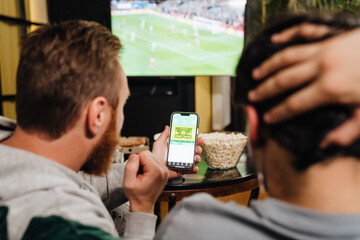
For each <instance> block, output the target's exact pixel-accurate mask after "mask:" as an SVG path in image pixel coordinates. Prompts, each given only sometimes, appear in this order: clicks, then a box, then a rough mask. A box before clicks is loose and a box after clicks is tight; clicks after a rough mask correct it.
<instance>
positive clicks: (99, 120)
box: [87, 97, 109, 137]
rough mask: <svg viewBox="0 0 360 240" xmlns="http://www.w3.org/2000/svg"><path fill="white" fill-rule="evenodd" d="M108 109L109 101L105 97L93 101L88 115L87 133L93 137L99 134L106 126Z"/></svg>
mask: <svg viewBox="0 0 360 240" xmlns="http://www.w3.org/2000/svg"><path fill="white" fill-rule="evenodd" d="M108 107H109V105H108V101H107V100H106V98H104V97H96V98H94V99H93V100H91V102H90V104H89V107H88V114H87V118H88V119H87V132H88V133H89V135H90V136H91V137H94V136H96V135H97V134H99V133H100V132H101V129H102V128H104V126H105V125H106V117H107V114H106V112H107V109H108ZM105 127H106V126H105Z"/></svg>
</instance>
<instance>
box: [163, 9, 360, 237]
mask: <svg viewBox="0 0 360 240" xmlns="http://www.w3.org/2000/svg"><path fill="white" fill-rule="evenodd" d="M301 23H311V24H323V25H326V26H328V27H329V28H330V29H331V31H329V33H328V34H327V35H326V36H324V37H323V39H324V38H327V37H331V36H334V35H337V34H340V33H343V32H350V31H352V30H353V29H355V28H358V27H359V26H360V22H359V20H358V18H356V17H355V18H352V17H344V16H318V17H315V16H311V15H308V16H292V17H289V18H285V17H284V16H282V20H281V21H280V22H277V23H275V24H273V25H272V26H269V27H267V28H266V29H265V30H264V31H263V32H262V33H260V34H259V35H258V36H257V37H255V38H254V40H253V42H251V43H250V44H249V45H248V46H247V48H246V49H244V52H243V54H242V57H241V59H240V62H239V64H238V67H237V77H236V82H237V86H236V89H235V93H234V102H236V103H246V104H247V117H248V123H249V131H250V132H249V135H250V136H249V139H250V146H251V150H252V151H251V152H252V159H253V161H254V164H255V166H256V169H257V172H258V176H259V178H260V179H261V180H262V181H263V182H264V185H265V187H266V189H267V190H268V194H269V198H267V199H266V200H264V201H262V202H257V201H253V202H252V203H251V204H250V207H249V208H245V207H241V206H238V205H236V204H235V203H226V204H224V203H221V202H219V201H217V200H215V199H214V198H212V197H210V196H209V195H206V194H199V195H196V196H193V197H191V198H188V199H185V200H184V201H183V202H182V203H181V204H179V205H178V206H177V207H175V208H174V210H173V211H172V212H171V213H170V214H169V216H168V217H167V218H166V219H165V221H163V223H162V225H161V226H160V228H159V230H158V232H157V235H156V239H190V238H191V239H360V229H359V227H358V226H359V224H360V204H359V202H360V191H359V188H360V171H359V169H360V139H357V140H356V141H354V142H353V143H352V144H350V145H348V146H334V145H331V146H328V147H327V148H321V147H320V143H321V141H322V139H323V138H324V137H325V136H326V134H327V133H328V132H330V131H331V130H333V129H335V128H336V127H338V126H339V125H341V124H342V123H344V122H345V121H347V119H349V118H350V117H351V109H349V107H348V106H345V105H340V104H332V105H328V106H323V107H319V108H316V109H313V110H312V111H308V112H305V113H302V114H300V115H298V116H296V117H293V118H291V119H289V120H287V121H284V122H281V123H278V124H273V125H268V124H267V123H265V122H264V121H263V114H264V113H265V112H267V111H268V110H269V109H271V108H272V107H274V106H276V105H277V104H279V103H280V102H282V101H284V99H286V97H287V96H289V95H290V94H291V93H292V92H293V91H291V92H285V93H282V94H281V95H279V96H276V97H273V98H269V99H267V100H264V101H262V102H260V101H259V102H257V103H251V102H249V101H248V99H247V96H248V93H249V91H251V90H253V89H255V88H256V87H257V86H258V85H259V84H260V83H261V79H258V80H255V79H254V78H253V74H252V72H253V69H255V68H256V67H258V66H259V65H260V64H261V63H262V62H263V61H264V60H266V59H268V58H269V57H271V56H273V55H274V54H275V53H277V52H278V51H281V50H282V49H285V48H287V47H290V46H302V45H310V44H312V43H313V42H314V41H315V40H311V39H305V38H296V39H294V40H293V41H291V42H288V43H283V44H273V43H272V42H271V40H270V38H271V36H272V35H273V34H274V33H277V32H281V31H282V30H284V29H287V28H289V27H291V26H295V25H298V24H301ZM304 74H306V73H304ZM283 81H284V82H287V81H292V79H283ZM303 87H306V85H301V86H299V87H298V88H297V89H294V91H295V90H298V89H299V88H303ZM191 229H193V231H191Z"/></svg>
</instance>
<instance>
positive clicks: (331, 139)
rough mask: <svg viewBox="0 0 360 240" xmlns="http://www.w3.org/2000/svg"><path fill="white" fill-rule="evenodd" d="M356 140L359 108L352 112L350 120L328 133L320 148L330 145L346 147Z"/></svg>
mask: <svg viewBox="0 0 360 240" xmlns="http://www.w3.org/2000/svg"><path fill="white" fill-rule="evenodd" d="M358 138H360V108H358V109H356V110H355V111H354V113H353V116H352V117H351V118H350V119H348V120H347V121H345V122H344V123H343V124H341V125H340V126H339V127H337V128H336V129H334V130H333V131H331V132H330V133H328V135H327V136H326V137H325V138H324V140H323V141H322V142H321V144H320V147H321V148H323V149H324V148H326V147H328V146H329V145H331V144H337V145H340V146H348V145H350V144H351V143H353V142H354V141H355V140H356V139H358Z"/></svg>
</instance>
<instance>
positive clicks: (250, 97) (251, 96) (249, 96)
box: [248, 90, 256, 101]
mask: <svg viewBox="0 0 360 240" xmlns="http://www.w3.org/2000/svg"><path fill="white" fill-rule="evenodd" d="M248 99H249V100H250V101H255V100H256V93H255V91H254V90H252V91H250V92H249V94H248Z"/></svg>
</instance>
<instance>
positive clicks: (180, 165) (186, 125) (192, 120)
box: [166, 112, 199, 170]
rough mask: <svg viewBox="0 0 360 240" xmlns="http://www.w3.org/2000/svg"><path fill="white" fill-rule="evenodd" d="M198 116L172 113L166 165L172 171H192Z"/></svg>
mask: <svg viewBox="0 0 360 240" xmlns="http://www.w3.org/2000/svg"><path fill="white" fill-rule="evenodd" d="M198 127H199V116H198V115H197V114H196V113H191V112H173V113H172V114H171V117H170V136H169V147H168V155H167V161H166V164H167V166H168V168H170V169H173V170H192V169H193V167H194V163H195V147H196V138H197V134H198V131H199V130H198Z"/></svg>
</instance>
